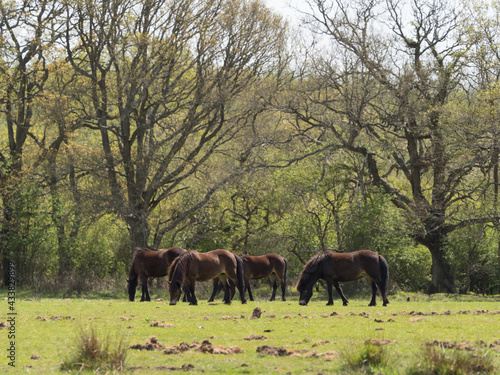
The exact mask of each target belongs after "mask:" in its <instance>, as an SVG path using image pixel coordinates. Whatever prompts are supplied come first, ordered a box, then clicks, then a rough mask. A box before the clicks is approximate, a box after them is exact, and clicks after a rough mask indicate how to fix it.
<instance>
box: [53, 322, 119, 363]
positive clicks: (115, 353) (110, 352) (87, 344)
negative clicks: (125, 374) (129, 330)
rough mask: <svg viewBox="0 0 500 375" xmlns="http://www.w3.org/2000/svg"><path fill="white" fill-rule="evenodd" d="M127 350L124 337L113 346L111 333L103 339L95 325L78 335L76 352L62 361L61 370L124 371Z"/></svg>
mask: <svg viewBox="0 0 500 375" xmlns="http://www.w3.org/2000/svg"><path fill="white" fill-rule="evenodd" d="M127 350H128V348H127V347H126V345H125V343H124V339H123V337H122V338H120V339H119V340H118V342H117V343H116V345H115V346H114V347H112V342H111V338H110V337H109V335H108V336H107V337H106V338H105V339H102V338H100V337H99V336H98V334H97V331H96V329H95V327H92V328H90V330H83V329H82V330H81V331H80V334H79V335H78V336H77V337H76V347H75V351H74V353H73V354H72V355H71V356H70V357H69V358H68V359H66V360H65V361H64V362H63V363H62V365H61V370H63V371H68V370H80V371H83V370H93V371H95V372H98V371H122V370H124V368H125V361H126V357H127Z"/></svg>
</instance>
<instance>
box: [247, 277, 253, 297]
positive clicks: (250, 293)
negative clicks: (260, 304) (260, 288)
mask: <svg viewBox="0 0 500 375" xmlns="http://www.w3.org/2000/svg"><path fill="white" fill-rule="evenodd" d="M245 290H248V299H249V300H250V301H253V295H252V288H250V280H245Z"/></svg>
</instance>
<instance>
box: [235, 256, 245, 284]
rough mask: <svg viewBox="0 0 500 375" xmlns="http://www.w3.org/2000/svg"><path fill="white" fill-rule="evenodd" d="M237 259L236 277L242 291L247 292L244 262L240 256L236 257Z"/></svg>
mask: <svg viewBox="0 0 500 375" xmlns="http://www.w3.org/2000/svg"><path fill="white" fill-rule="evenodd" d="M234 257H235V258H236V277H237V279H238V285H239V286H240V288H241V290H243V291H245V281H244V280H243V260H242V259H241V258H240V257H239V256H238V255H235V256H234Z"/></svg>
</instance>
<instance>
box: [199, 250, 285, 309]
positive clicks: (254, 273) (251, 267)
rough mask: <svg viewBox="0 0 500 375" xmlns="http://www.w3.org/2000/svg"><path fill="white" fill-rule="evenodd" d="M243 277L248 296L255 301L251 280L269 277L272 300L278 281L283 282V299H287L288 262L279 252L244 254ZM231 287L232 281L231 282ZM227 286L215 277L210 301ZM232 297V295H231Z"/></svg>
mask: <svg viewBox="0 0 500 375" xmlns="http://www.w3.org/2000/svg"><path fill="white" fill-rule="evenodd" d="M241 260H242V261H243V278H244V281H245V291H246V290H248V297H249V298H250V301H253V295H252V290H251V289H250V280H251V279H252V280H258V279H263V278H264V277H269V280H270V281H271V285H272V288H273V291H272V294H271V299H270V301H274V300H275V299H276V290H277V289H278V283H279V284H281V300H282V301H286V297H285V292H286V276H287V262H286V259H285V258H283V257H282V256H281V255H278V254H265V255H259V256H254V255H243V256H242V257H241ZM229 284H230V285H229V286H230V287H231V283H229ZM222 287H225V285H223V284H222V283H220V282H219V281H218V280H217V279H214V289H213V292H212V295H211V296H210V299H209V300H208V302H212V301H213V300H214V298H215V296H216V294H217V293H218V292H219V290H220V289H221V288H222ZM232 293H233V294H234V285H233V286H232ZM231 297H232V296H231Z"/></svg>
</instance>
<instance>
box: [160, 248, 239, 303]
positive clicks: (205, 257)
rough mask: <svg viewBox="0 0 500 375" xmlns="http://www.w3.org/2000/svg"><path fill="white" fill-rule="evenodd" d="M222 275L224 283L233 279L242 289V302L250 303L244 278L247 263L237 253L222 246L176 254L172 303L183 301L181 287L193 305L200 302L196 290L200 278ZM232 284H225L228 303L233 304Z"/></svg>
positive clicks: (171, 277)
mask: <svg viewBox="0 0 500 375" xmlns="http://www.w3.org/2000/svg"><path fill="white" fill-rule="evenodd" d="M215 278H219V279H220V280H221V281H222V283H223V284H226V283H227V279H228V278H229V279H231V280H232V281H233V282H234V284H235V285H236V287H237V288H238V291H239V292H240V297H241V303H246V302H247V301H246V299H245V292H244V291H245V283H244V280H243V264H242V261H241V259H240V258H238V257H237V256H236V255H234V254H233V253H231V252H229V251H227V250H223V249H218V250H213V251H209V252H207V253H200V252H198V251H194V250H191V251H188V252H187V253H186V254H183V255H181V256H180V257H178V258H176V259H175V260H174V262H173V263H172V265H171V266H170V268H169V270H168V284H169V292H170V304H171V305H175V304H176V303H177V301H179V297H180V294H181V289H182V288H183V287H184V291H185V293H186V294H187V299H188V301H189V304H190V305H197V304H198V300H197V299H196V296H195V294H194V289H195V284H196V281H207V280H212V279H215ZM229 294H230V293H229V288H225V293H224V303H226V304H230V303H231V297H230V295H229Z"/></svg>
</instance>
